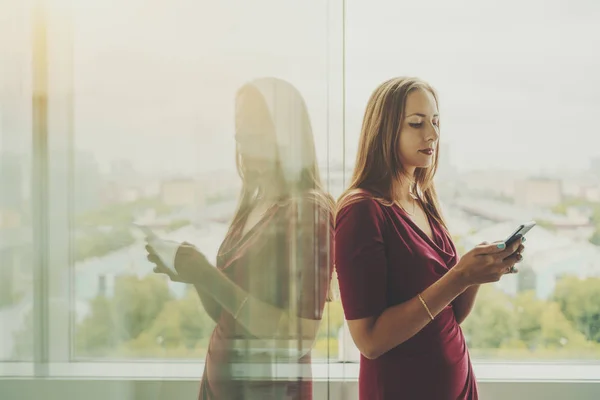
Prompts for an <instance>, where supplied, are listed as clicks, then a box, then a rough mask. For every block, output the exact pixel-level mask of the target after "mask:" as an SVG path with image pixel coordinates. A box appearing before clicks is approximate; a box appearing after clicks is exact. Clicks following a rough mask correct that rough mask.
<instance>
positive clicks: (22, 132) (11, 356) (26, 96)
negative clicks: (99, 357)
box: [0, 2, 33, 361]
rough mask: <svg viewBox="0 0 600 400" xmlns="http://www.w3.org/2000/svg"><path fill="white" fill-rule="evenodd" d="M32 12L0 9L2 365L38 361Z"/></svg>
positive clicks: (24, 6) (10, 5) (24, 7)
mask: <svg viewBox="0 0 600 400" xmlns="http://www.w3.org/2000/svg"><path fill="white" fill-rule="evenodd" d="M30 12H31V10H30V8H29V4H28V2H2V3H0V361H3V360H4V361H6V360H16V361H25V360H31V359H32V358H33V350H32V349H33V332H32V330H33V315H32V307H33V292H32V248H33V244H32V243H33V237H32V214H31V199H32V198H31V165H32V141H31V130H32V125H31V113H32V110H31V56H30V49H31V42H30V41H31V33H30V30H31V23H30V20H31V15H30Z"/></svg>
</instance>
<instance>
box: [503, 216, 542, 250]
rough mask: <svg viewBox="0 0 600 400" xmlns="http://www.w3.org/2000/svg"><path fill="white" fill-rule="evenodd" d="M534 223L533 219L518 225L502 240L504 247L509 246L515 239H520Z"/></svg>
mask: <svg viewBox="0 0 600 400" xmlns="http://www.w3.org/2000/svg"><path fill="white" fill-rule="evenodd" d="M535 225H536V223H535V221H529V222H527V223H525V224H521V225H519V227H518V228H517V229H516V230H515V231H514V232H513V233H512V234H511V235H510V236H509V237H508V238H506V240H505V241H504V244H506V247H508V246H510V245H511V244H513V243H514V242H516V241H517V240H519V239H521V238H522V237H523V236H525V234H526V233H527V232H529V231H530V230H531V228H533V227H534V226H535Z"/></svg>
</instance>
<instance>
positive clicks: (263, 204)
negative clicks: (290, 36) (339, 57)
mask: <svg viewBox="0 0 600 400" xmlns="http://www.w3.org/2000/svg"><path fill="white" fill-rule="evenodd" d="M235 109H236V114H235V131H236V133H235V140H236V162H237V167H238V172H239V175H240V178H241V180H242V190H241V193H240V197H239V202H238V209H237V211H236V213H235V215H234V217H233V221H232V222H231V225H230V228H229V231H228V233H227V235H226V237H225V239H224V241H223V243H222V244H221V247H220V249H219V252H218V255H217V262H216V265H215V266H213V265H211V264H210V263H209V262H208V260H207V259H206V258H205V257H204V255H203V254H202V252H201V251H200V249H197V248H195V247H194V246H192V245H189V244H183V245H181V246H180V247H179V249H178V250H177V254H176V257H175V265H174V267H175V270H176V271H177V274H176V275H174V274H173V273H171V272H169V270H168V269H167V268H166V266H165V265H164V264H163V263H162V261H161V259H160V258H159V256H158V255H157V253H156V251H155V249H154V247H153V246H152V245H151V243H150V244H149V245H148V246H147V250H148V253H149V254H148V259H149V260H150V261H152V262H153V263H155V264H156V269H155V271H156V272H159V273H166V274H169V276H170V277H171V279H173V280H175V281H182V282H187V283H191V284H193V285H194V286H195V288H196V291H197V292H198V295H199V297H200V300H201V301H202V305H203V307H204V309H205V311H206V312H207V313H208V315H209V316H210V317H211V318H213V320H214V321H215V322H216V327H215V329H214V331H213V333H212V335H211V338H210V342H209V345H208V350H207V355H206V362H205V367H204V374H203V376H202V382H201V384H200V395H199V399H200V400H221V399H226V400H232V399H248V400H251V399H252V400H253V399H256V400H280V399H286V400H310V399H312V378H311V369H310V365H311V348H312V344H313V342H314V340H315V335H316V333H317V330H318V328H319V324H320V320H321V317H322V313H323V308H324V304H325V301H326V297H327V293H328V289H329V283H330V279H331V274H332V271H333V268H331V263H330V253H331V252H332V251H331V250H333V244H332V242H333V229H332V226H333V207H334V205H333V199H332V198H331V197H330V196H329V195H328V194H327V193H326V192H325V191H324V190H323V189H322V187H321V181H320V177H319V169H318V166H317V160H316V153H315V148H314V140H313V133H312V127H311V123H310V119H309V116H308V110H307V107H306V105H305V103H304V99H303V98H302V96H301V94H300V92H299V91H298V90H297V89H296V88H295V87H294V86H292V85H291V84H290V83H288V82H286V81H283V80H280V79H276V78H261V79H256V80H253V81H252V82H249V83H248V84H246V85H244V86H243V87H241V88H240V89H239V90H238V92H237V95H236V99H235ZM278 364H282V369H281V371H279V370H278V368H276V366H277V365H278Z"/></svg>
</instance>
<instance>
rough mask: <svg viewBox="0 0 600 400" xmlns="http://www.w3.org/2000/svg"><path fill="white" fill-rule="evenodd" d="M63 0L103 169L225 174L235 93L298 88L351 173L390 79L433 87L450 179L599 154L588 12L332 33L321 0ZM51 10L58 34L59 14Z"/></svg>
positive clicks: (420, 10)
mask: <svg viewBox="0 0 600 400" xmlns="http://www.w3.org/2000/svg"><path fill="white" fill-rule="evenodd" d="M4 1H6V0H4ZM71 1H72V15H73V17H74V18H73V35H72V36H71V40H72V43H71V44H72V46H73V47H72V48H73V54H72V57H73V90H74V104H75V108H74V126H75V137H76V147H77V148H78V149H80V150H82V151H84V152H86V154H92V155H93V157H94V158H96V159H97V161H98V162H99V163H100V165H101V166H102V168H104V169H106V168H107V167H108V166H109V165H110V163H111V162H112V161H113V160H123V159H125V160H129V161H131V162H132V164H133V165H134V166H135V167H136V168H138V169H140V170H144V171H155V170H161V171H165V170H168V171H173V172H184V173H194V172H204V171H208V170H212V169H222V168H224V169H233V168H234V153H233V152H234V140H233V135H234V128H233V127H234V123H233V111H234V109H233V106H234V104H233V99H234V94H235V90H236V89H237V88H238V87H239V86H240V85H242V84H243V83H245V82H246V81H249V80H251V79H253V78H256V77H262V76H277V77H279V78H283V79H286V80H288V81H290V82H291V83H292V84H294V85H295V86H296V87H297V88H298V89H299V90H300V91H301V93H302V94H303V96H304V98H305V101H306V103H307V105H308V108H309V112H310V117H311V121H312V125H313V129H314V132H315V143H316V148H317V153H318V157H319V159H320V162H321V163H327V162H329V163H339V162H341V161H342V160H343V159H346V162H352V161H353V159H354V156H355V152H356V145H357V143H358V135H359V130H360V123H361V119H362V116H363V112H364V108H365V105H366V102H367V100H368V97H369V95H370V93H371V92H372V91H373V90H374V89H375V87H376V86H377V85H378V84H379V83H381V82H382V81H384V80H386V79H388V78H390V77H393V76H398V75H416V76H419V77H421V78H423V79H425V80H427V81H429V82H430V83H431V84H432V85H433V86H434V87H435V88H436V89H437V90H438V92H439V95H440V113H441V124H442V132H441V135H442V139H441V140H442V141H443V142H445V143H447V144H448V149H449V152H450V154H449V155H447V156H449V157H450V158H451V161H452V163H453V164H454V165H455V166H456V167H457V168H459V169H460V170H463V171H467V170H473V169H486V168H503V167H510V168H511V169H523V170H524V171H529V172H537V171H540V170H548V169H556V168H567V169H583V168H586V167H587V166H588V163H589V161H590V159H591V158H592V157H598V156H600V128H599V127H598V117H597V115H596V114H597V110H598V109H599V107H600V76H599V75H598V74H597V72H596V71H600V51H599V50H598V49H599V48H600V30H599V29H597V27H596V24H597V21H598V18H599V17H600V3H598V2H595V1H592V0H570V1H541V0H530V1H517V0H505V1H501V2H500V1H496V2H481V1H477V0H458V1H451V2H450V1H446V0H437V1H410V2H408V1H400V2H399V1H387V0H386V1H384V0H372V1H368V2H366V1H360V0H347V1H346V12H345V24H342V19H343V14H342V7H341V5H342V2H341V1H333V0H332V1H329V2H325V1H322V0H305V1H302V2H282V1H278V0H268V1H267V0H258V1H252V2H248V1H231V0H229V1H219V2H214V1H207V0H203V1H198V0H171V1H169V2H164V1H158V0H128V1H126V2H122V1H120V0H103V1H99V0H71ZM50 3H51V4H52V5H53V7H54V9H53V10H52V15H53V17H52V18H53V21H55V25H56V26H58V25H60V26H62V24H63V22H64V19H63V18H64V17H65V15H68V13H67V12H65V11H64V10H65V9H67V6H66V5H68V4H69V1H68V0H51V1H50ZM484 3H485V4H484ZM344 26H345V30H343V28H344ZM68 37H69V36H68V35H67V36H61V39H60V40H59V41H58V42H57V43H55V45H56V46H61V45H63V46H68V45H69V43H68V42H69V39H68ZM64 38H67V39H64ZM344 45H345V47H344ZM344 50H345V51H344ZM67 61H68V60H67V59H66V58H61V57H57V58H56V59H51V64H52V66H53V67H54V68H55V70H61V67H64V63H65V62H67ZM343 89H344V90H343ZM344 107H345V113H344V112H343V111H344ZM344 116H345V117H344ZM344 132H345V140H344V137H343V133H344Z"/></svg>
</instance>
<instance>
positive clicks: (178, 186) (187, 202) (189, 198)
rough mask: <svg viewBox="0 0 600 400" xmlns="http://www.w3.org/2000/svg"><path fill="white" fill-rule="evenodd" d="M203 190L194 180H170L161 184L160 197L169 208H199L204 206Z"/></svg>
mask: <svg viewBox="0 0 600 400" xmlns="http://www.w3.org/2000/svg"><path fill="white" fill-rule="evenodd" d="M204 196H205V195H204V190H203V189H202V185H201V184H200V183H199V182H197V181H196V180H194V179H187V178H182V179H171V180H168V181H164V182H162V183H161V188H160V197H161V200H162V202H163V203H164V204H166V205H167V206H171V207H193V208H196V207H200V206H203V205H204V201H205V198H204Z"/></svg>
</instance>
